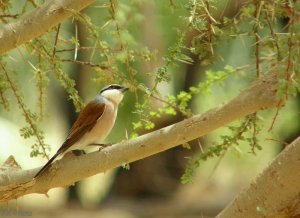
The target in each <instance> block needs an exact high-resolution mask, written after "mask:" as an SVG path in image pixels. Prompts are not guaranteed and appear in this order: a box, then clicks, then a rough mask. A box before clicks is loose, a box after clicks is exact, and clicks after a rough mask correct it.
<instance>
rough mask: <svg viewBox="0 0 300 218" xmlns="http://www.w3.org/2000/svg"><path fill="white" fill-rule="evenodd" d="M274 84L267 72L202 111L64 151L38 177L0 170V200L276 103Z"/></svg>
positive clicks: (67, 181)
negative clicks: (80, 150)
mask: <svg viewBox="0 0 300 218" xmlns="http://www.w3.org/2000/svg"><path fill="white" fill-rule="evenodd" d="M276 87H277V78H276V76H275V74H269V75H268V76H267V77H265V78H262V79H260V80H259V81H257V82H255V83H254V84H253V85H252V86H251V87H250V88H248V89H247V90H245V91H243V92H242V93H240V95H239V96H237V97H236V98H234V99H232V100H231V101H229V102H228V103H226V104H223V105H221V106H220V107H218V108H215V109H212V110H210V111H208V112H206V113H203V114H201V115H196V116H193V117H191V118H189V119H186V120H183V121H181V122H178V123H176V124H173V125H170V126H168V127H165V128H162V129H159V130H157V131H154V132H151V133H148V134H145V135H142V136H140V137H138V138H135V139H131V140H128V141H125V142H122V143H118V144H115V145H113V146H110V147H107V148H105V149H103V150H102V151H101V152H93V153H89V154H87V155H82V156H79V157H75V156H72V155H66V156H65V157H64V158H63V159H61V160H59V161H56V162H55V163H54V164H53V165H52V167H51V168H50V170H49V172H48V173H45V174H44V175H42V176H41V177H40V178H38V179H37V180H32V178H33V176H34V175H35V174H36V173H37V171H38V170H39V169H40V168H36V169H31V170H20V171H17V172H10V173H5V174H4V173H2V175H1V172H0V202H5V201H7V200H10V199H15V198H17V197H20V196H22V195H25V194H30V193H46V192H47V191H48V190H49V189H51V188H54V187H61V186H69V185H71V184H73V183H74V182H76V181H79V180H81V179H84V178H86V177H89V176H92V175H95V174H97V173H101V172H105V171H107V170H110V169H113V168H115V167H118V166H120V165H122V164H124V163H130V162H133V161H136V160H139V159H142V158H145V157H148V156H150V155H153V154H156V153H159V152H162V151H165V150H167V149H170V148H172V147H175V146H177V145H180V144H182V143H184V142H188V141H191V140H193V139H195V138H198V137H200V136H203V135H205V134H207V133H209V132H211V131H213V130H215V129H217V128H219V127H222V126H224V125H226V124H229V123H230V122H232V121H234V120H237V119H239V118H241V117H243V116H246V115H249V114H252V113H254V112H257V111H259V110H262V109H266V108H272V107H276V106H278V99H277V97H276ZM28 181H29V182H28Z"/></svg>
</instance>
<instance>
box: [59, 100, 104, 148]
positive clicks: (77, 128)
mask: <svg viewBox="0 0 300 218" xmlns="http://www.w3.org/2000/svg"><path fill="white" fill-rule="evenodd" d="M104 109H105V104H104V103H99V102H93V101H92V102H90V103H89V104H87V105H86V106H85V107H84V109H83V110H82V111H81V112H80V114H79V116H78V118H77V120H76V121H75V123H74V124H73V126H72V128H71V130H70V133H69V135H68V138H67V139H66V141H65V142H64V143H63V145H62V146H61V147H60V149H59V150H58V151H57V153H62V152H64V151H66V150H67V149H68V148H69V147H70V146H72V145H73V144H74V143H76V142H77V141H78V140H79V139H80V138H81V137H82V136H83V135H84V134H85V133H86V132H88V131H90V130H91V129H92V128H93V127H94V125H95V124H96V122H97V120H98V119H99V117H101V115H102V114H103V112H104Z"/></svg>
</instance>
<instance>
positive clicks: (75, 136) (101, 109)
mask: <svg viewBox="0 0 300 218" xmlns="http://www.w3.org/2000/svg"><path fill="white" fill-rule="evenodd" d="M127 90H128V88H124V87H122V86H120V85H116V84H113V85H109V86H106V87H104V88H103V89H102V90H101V91H100V92H99V94H98V95H97V96H96V97H95V99H94V100H93V101H91V102H89V103H88V104H87V105H86V106H85V107H84V108H83V110H82V111H81V112H80V114H79V116H78V118H77V120H76V121H75V123H74V124H73V126H72V128H71V130H70V133H69V135H68V137H67V139H66V141H65V142H64V143H63V144H62V146H61V147H60V148H59V149H58V151H57V152H56V154H55V155H54V156H53V157H52V158H51V159H50V160H49V161H48V162H47V163H46V164H45V166H43V168H42V169H41V170H40V171H39V172H38V173H37V174H36V175H35V176H34V178H36V177H38V176H39V175H41V174H42V173H43V172H45V170H47V169H48V168H49V167H50V165H51V163H52V162H53V161H54V160H55V159H56V158H57V157H58V156H60V155H63V154H65V153H67V152H69V151H71V150H77V149H83V148H85V147H86V146H90V145H102V144H101V143H102V142H103V140H104V139H105V138H106V136H107V135H108V134H109V133H110V131H111V129H112V128H113V126H114V124H115V120H116V117H117V112H118V105H119V103H120V102H121V101H122V99H123V97H124V93H125V92H126V91H127Z"/></svg>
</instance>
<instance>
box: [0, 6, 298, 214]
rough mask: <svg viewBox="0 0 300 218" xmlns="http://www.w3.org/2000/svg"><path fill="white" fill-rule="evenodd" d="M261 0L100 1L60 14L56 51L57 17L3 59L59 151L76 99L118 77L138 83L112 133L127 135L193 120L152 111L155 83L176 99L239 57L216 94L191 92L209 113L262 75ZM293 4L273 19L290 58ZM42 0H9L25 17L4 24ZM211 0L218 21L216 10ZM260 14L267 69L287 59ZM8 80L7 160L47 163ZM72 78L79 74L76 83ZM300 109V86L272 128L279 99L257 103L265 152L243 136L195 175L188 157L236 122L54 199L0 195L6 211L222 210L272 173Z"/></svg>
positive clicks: (3, 113)
mask: <svg viewBox="0 0 300 218" xmlns="http://www.w3.org/2000/svg"><path fill="white" fill-rule="evenodd" d="M255 2H256V1H253V2H252V3H250V4H249V3H247V2H246V1H238V0H220V1H180V0H176V1H175V0H174V1H172V0H169V1H144V0H131V1H116V0H114V1H100V0H97V1H96V2H95V3H94V4H92V5H91V6H90V7H88V8H87V9H85V10H83V11H82V13H80V14H78V13H75V12H72V13H74V17H73V18H72V19H68V20H67V21H65V22H63V23H62V24H61V26H60V27H59V35H58V42H57V43H56V52H55V54H54V58H53V57H52V53H53V51H54V50H53V48H54V45H55V39H56V34H57V31H58V28H57V27H56V28H54V29H53V30H51V31H49V32H48V33H47V34H45V35H43V36H42V37H39V38H38V39H33V40H32V41H30V42H29V43H27V44H26V45H22V46H21V47H19V48H17V49H15V50H13V51H10V52H9V53H8V54H7V55H5V56H2V58H1V61H2V63H5V67H6V69H7V70H8V72H9V75H10V77H11V78H12V80H13V81H14V84H15V85H16V87H17V88H18V90H19V92H20V94H21V95H22V100H23V102H24V104H25V105H26V108H28V110H30V111H32V112H33V113H36V114H37V117H38V118H37V119H36V123H37V125H38V128H40V129H41V130H42V131H43V132H44V137H45V138H44V141H45V143H46V144H48V145H50V147H51V150H49V151H48V153H49V154H50V156H51V155H53V154H54V153H55V151H56V150H57V148H59V147H60V145H61V144H62V142H63V141H64V139H65V137H66V135H67V134H68V131H69V129H70V126H71V125H72V123H73V122H74V120H75V119H76V117H77V113H76V108H75V107H74V103H75V105H77V109H79V108H80V105H81V106H82V104H81V103H82V102H83V103H86V102H88V101H89V100H91V99H93V97H94V96H95V95H96V93H97V92H98V91H99V90H100V89H101V87H103V86H105V85H107V84H109V83H120V84H123V85H125V86H129V87H130V90H131V91H130V92H129V93H128V94H126V96H125V98H124V101H123V103H122V104H121V106H120V108H119V113H118V118H117V121H116V124H115V127H114V129H113V131H112V132H111V134H110V136H109V137H108V138H107V140H106V142H119V141H121V140H126V139H127V138H130V137H131V136H134V135H137V134H143V133H145V132H149V131H152V130H154V129H158V128H161V127H164V126H167V125H170V124H172V123H175V122H178V121H180V120H182V119H184V118H185V116H184V115H183V114H181V113H180V112H178V111H177V113H176V115H167V114H165V113H161V114H160V117H159V118H155V117H152V116H151V115H150V113H149V112H151V111H152V112H155V111H159V110H157V109H158V108H163V106H164V104H163V103H162V102H161V101H158V100H156V99H153V98H151V97H150V95H149V93H152V94H154V95H156V96H158V97H159V98H161V99H165V100H166V99H168V96H174V97H177V95H178V94H180V92H182V91H184V92H185V93H188V92H189V90H190V89H189V88H190V87H191V86H195V87H197V85H198V84H199V83H200V82H203V81H205V80H206V79H207V73H211V74H212V75H218V71H221V72H225V74H226V73H228V72H227V71H226V70H224V67H225V68H226V66H227V67H228V66H230V67H231V68H232V69H233V72H231V74H230V75H226V78H225V79H224V80H221V81H220V82H218V81H217V82H214V83H212V84H211V85H210V86H209V88H208V91H207V92H204V91H203V90H202V91H200V92H199V94H196V95H193V96H192V98H191V99H189V100H188V102H187V106H186V107H185V108H184V110H186V111H188V112H189V113H192V114H199V113H202V112H205V111H207V110H209V109H211V108H214V107H216V106H218V105H221V104H222V103H224V102H226V101H229V100H230V99H232V98H233V97H235V96H237V95H238V94H239V92H240V91H241V90H243V89H245V88H246V87H247V86H248V85H249V84H251V82H253V81H254V80H255V78H256V75H255V70H256V69H255V61H256V57H255V45H256V42H255V37H254V35H253V31H256V30H255V28H256V24H255V22H254V21H255V17H253V16H254V15H253V13H254V12H255V4H256V3H255ZM282 2H284V1H278V2H277V3H276V4H275V3H274V5H273V6H274V8H273V13H274V14H273V17H275V18H276V19H274V22H273V28H274V30H276V31H278V33H282V35H283V36H282V37H283V38H282V39H278V43H280V44H279V45H280V47H281V48H282V56H284V57H285V56H286V49H287V48H286V45H287V39H286V38H284V33H287V32H288V31H290V30H288V29H287V28H285V26H286V25H287V24H288V23H289V17H288V16H287V15H286V14H284V12H282V10H281V9H282V8H280V5H281V3H282ZM42 3H43V1H33V0H30V1H26V0H17V1H15V0H12V1H10V2H8V1H2V3H1V13H2V14H18V17H17V18H11V17H1V18H2V25H5V24H6V23H9V22H14V19H18V18H19V17H20V16H22V15H23V14H24V13H26V12H28V11H31V10H35V9H36V8H37V7H38V5H40V4H42ZM266 4H267V3H266ZM271 6H272V5H271V3H270V4H267V7H266V8H264V7H263V6H262V8H263V9H264V10H265V11H267V12H268V10H270V11H271V9H272V8H268V7H271ZM297 6H298V5H297ZM295 7H296V6H295ZM205 9H208V10H209V12H210V13H211V16H213V17H214V19H215V21H216V23H214V21H213V20H209V19H208V18H207V16H205V15H207V14H206V13H207V11H206V10H205ZM263 9H262V10H263ZM261 13H262V15H261V21H260V22H261V23H259V25H260V26H259V31H258V33H259V34H260V36H261V42H260V43H261V44H260V45H261V52H260V56H261V58H262V61H261V73H262V74H264V73H266V72H267V69H269V67H270V65H269V64H270V63H271V62H273V61H275V60H276V49H275V45H274V42H273V41H272V42H270V38H272V37H271V33H270V30H269V27H268V25H267V21H266V17H264V15H263V12H261ZM226 22H227V23H226ZM209 23H212V24H211V26H210V25H209ZM227 24H228V25H227ZM295 28H296V27H295ZM263 37H264V38H263ZM268 40H269V41H268ZM273 40H274V39H273ZM295 40H296V39H295ZM297 40H298V39H297ZM272 43H273V44H272ZM297 54H298V53H297ZM51 57H52V58H51ZM268 58H269V59H268ZM54 59H55V60H54ZM265 60H266V61H265ZM283 60H284V59H283ZM87 63H94V64H96V65H101V66H105V67H106V68H107V69H101V68H99V67H91V66H90V65H89V64H87ZM297 72H298V71H297ZM228 74H229V73H228ZM62 75H66V78H67V79H65V78H64V77H63V76H62ZM41 78H42V79H41ZM1 80H2V81H1V84H2V85H1V90H2V91H3V92H2V91H1V94H2V93H4V96H5V99H7V100H8V104H9V110H6V109H5V107H4V104H3V102H2V103H1V105H2V106H3V107H1V109H0V129H1V130H0V134H1V136H0V146H1V153H0V160H1V162H4V161H5V160H6V158H7V157H8V156H9V155H13V156H14V157H15V159H16V160H17V162H18V163H19V164H20V165H21V166H22V168H23V169H30V168H34V167H38V166H41V165H43V164H44V163H46V158H43V157H42V156H41V155H40V156H38V157H30V153H31V152H32V148H31V145H32V144H34V143H35V137H30V138H29V139H24V138H23V137H21V136H20V132H19V131H20V129H21V128H23V127H24V126H26V125H27V124H26V120H25V119H24V116H23V115H22V110H20V105H18V103H17V101H16V98H15V96H14V94H13V93H12V92H11V91H10V89H9V88H7V84H6V83H5V81H4V79H3V76H2V77H1ZM66 81H69V82H66ZM70 81H74V82H75V83H74V86H73V84H72V82H70ZM5 87H6V88H5ZM41 90H43V91H42V95H41ZM66 90H67V91H66ZM74 90H78V94H79V96H80V98H78V99H76V98H75V97H74V96H77V93H76V92H75V91H74ZM70 96H71V99H70ZM74 99H75V100H74ZM81 99H83V100H81ZM299 107H300V104H299V95H295V96H291V97H290V98H289V100H288V101H287V104H286V106H285V107H284V108H282V109H280V111H279V115H278V117H277V119H276V122H275V126H274V128H273V129H272V131H268V129H269V128H270V126H271V123H272V121H273V119H274V115H275V113H276V109H274V110H268V111H263V112H260V113H258V114H257V117H258V125H259V128H260V129H261V130H260V133H259V135H258V139H259V142H258V144H259V145H260V146H261V147H262V150H257V151H256V154H255V155H254V154H253V153H251V147H250V146H249V144H248V143H247V142H246V141H239V144H238V145H235V146H232V148H231V149H229V150H228V152H226V153H225V154H224V156H222V157H221V158H213V159H210V160H208V161H205V162H203V164H201V165H200V167H199V168H197V170H196V175H195V177H194V178H193V180H192V181H191V182H190V183H188V184H185V185H183V184H181V182H180V181H181V180H180V178H181V176H182V175H183V174H184V170H185V168H186V167H187V162H188V161H187V160H188V159H187V158H188V157H193V156H195V155H197V154H199V153H200V152H201V149H200V147H199V143H200V144H201V147H202V148H203V149H204V150H205V149H206V148H207V147H209V146H213V145H216V144H218V143H222V137H220V136H224V135H227V136H230V135H231V134H232V131H230V130H229V129H228V128H227V127H224V128H220V129H218V130H217V131H214V132H212V133H210V134H209V135H207V136H205V137H202V138H201V139H199V140H195V141H193V142H190V143H189V145H190V146H191V149H186V148H183V147H182V146H179V147H177V148H174V149H171V150H169V151H166V152H163V153H161V154H157V155H155V156H153V157H149V158H146V159H144V160H140V161H138V162H136V163H132V164H130V169H129V170H127V169H124V168H122V167H120V168H119V169H115V170H112V171H110V172H106V173H104V174H101V175H95V176H93V177H91V178H87V179H85V180H83V181H80V182H78V183H76V184H75V185H74V186H71V187H69V188H59V189H52V190H50V191H49V193H48V195H49V197H46V196H45V195H38V194H32V195H28V196H24V197H22V198H20V199H18V200H15V201H10V202H9V203H8V204H4V205H1V210H2V211H3V210H6V209H8V210H11V211H14V210H19V211H25V212H26V211H27V212H32V216H34V217H53V216H59V217H86V216H90V217H122V218H123V217H213V216H215V215H216V214H217V213H218V212H219V211H221V210H222V209H223V208H224V207H225V206H226V205H227V204H228V203H229V202H230V201H231V200H232V199H233V197H234V196H235V195H236V194H238V193H239V191H240V190H241V189H242V188H245V187H247V185H248V184H249V183H250V181H251V180H252V179H253V178H255V176H257V175H258V174H259V173H260V172H262V170H263V169H264V168H265V167H266V166H267V165H268V163H270V161H271V160H272V159H273V158H274V156H276V155H277V154H278V153H279V152H280V151H281V150H282V149H283V148H284V147H285V146H286V143H289V142H291V141H292V140H293V139H294V138H295V137H296V136H297V135H299V132H300V122H299V120H300V113H299V111H300V110H299ZM139 121H143V122H142V126H141V127H139V128H136V125H137V123H138V122H139ZM149 122H150V124H149ZM152 123H153V125H152ZM241 123H242V120H241V121H236V122H235V123H233V124H232V126H238V125H240V124H241ZM135 124H136V125H135ZM147 124H149V125H150V127H149V125H148V126H147ZM148 127H149V128H148Z"/></svg>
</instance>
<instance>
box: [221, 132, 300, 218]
mask: <svg viewBox="0 0 300 218" xmlns="http://www.w3.org/2000/svg"><path fill="white" fill-rule="evenodd" d="M299 181H300V137H298V138H297V139H296V140H295V141H294V142H293V143H291V144H290V145H289V146H288V147H287V148H286V149H285V150H284V151H283V152H282V153H280V155H279V156H278V157H277V158H276V159H275V160H274V161H273V162H272V163H271V164H270V165H269V167H268V168H267V169H265V170H264V172H263V173H262V174H261V175H260V176H258V178H257V179H256V180H255V181H254V182H253V183H252V184H250V186H249V187H248V188H247V189H246V190H244V191H243V192H241V193H240V194H239V195H238V196H237V198H236V199H234V201H233V202H232V203H231V204H229V205H228V206H227V207H226V208H225V209H224V210H223V211H222V212H221V213H220V214H219V215H218V216H217V217H218V218H227V217H228V218H235V217H251V218H256V217H278V218H279V217H282V218H283V217H298V216H297V215H299V214H300V199H299V195H300V182H299Z"/></svg>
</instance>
